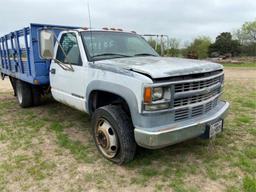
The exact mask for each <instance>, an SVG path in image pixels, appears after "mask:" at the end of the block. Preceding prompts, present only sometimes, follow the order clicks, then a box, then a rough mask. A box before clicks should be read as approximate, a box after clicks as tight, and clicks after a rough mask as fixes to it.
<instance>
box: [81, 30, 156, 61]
mask: <svg viewBox="0 0 256 192" xmlns="http://www.w3.org/2000/svg"><path fill="white" fill-rule="evenodd" d="M84 32H85V33H90V32H106V33H108V32H113V33H126V34H131V33H129V32H122V31H100V30H95V31H81V32H79V33H80V36H81V39H82V43H83V47H84V50H85V54H86V56H87V60H88V61H89V62H94V61H102V60H110V59H117V58H132V57H141V56H136V55H131V56H129V57H121V56H114V55H113V56H111V57H109V58H106V57H104V58H94V57H93V56H91V55H90V54H89V51H88V47H87V45H86V43H85V39H84V38H83V34H82V33H84ZM132 35H135V36H137V37H139V38H141V39H142V40H143V41H145V42H146V43H147V44H148V42H147V41H146V39H144V38H143V37H142V36H140V35H138V34H132ZM149 46H150V45H149ZM150 48H151V49H152V50H153V51H154V52H155V54H156V55H155V57H159V54H158V53H157V52H156V51H155V50H154V49H153V48H152V47H151V46H150Z"/></svg>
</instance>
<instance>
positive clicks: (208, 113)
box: [0, 26, 229, 164]
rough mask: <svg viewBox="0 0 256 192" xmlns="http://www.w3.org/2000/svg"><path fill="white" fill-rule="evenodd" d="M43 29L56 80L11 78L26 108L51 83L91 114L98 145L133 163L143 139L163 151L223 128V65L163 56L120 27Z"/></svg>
mask: <svg viewBox="0 0 256 192" xmlns="http://www.w3.org/2000/svg"><path fill="white" fill-rule="evenodd" d="M56 31H57V32H56ZM36 33H37V35H38V36H37V37H38V56H39V57H40V58H41V59H43V60H44V61H46V62H49V67H48V78H49V82H48V84H47V83H45V84H43V85H40V82H37V83H38V84H37V85H35V82H36V81H33V83H31V82H25V81H23V80H20V79H19V78H18V77H17V76H12V74H11V73H4V72H2V74H3V76H5V75H8V76H10V77H11V80H12V81H13V83H12V84H13V85H14V90H15V92H16V95H17V98H18V101H19V103H20V104H21V106H23V107H27V106H31V103H32V102H33V101H30V102H27V101H26V100H27V98H26V97H25V96H26V94H25V93H24V92H25V91H24V90H26V92H27V93H28V92H29V95H32V96H31V100H35V99H38V98H37V97H35V95H34V94H33V93H37V95H40V96H41V95H42V93H44V90H45V87H49V88H50V90H51V94H52V96H53V98H54V99H55V100H57V101H58V102H60V103H63V104H66V105H69V106H71V107H73V108H75V109H77V110H80V111H83V112H85V113H88V114H89V115H90V116H91V117H92V135H93V138H94V141H95V144H96V146H97V149H98V150H99V152H100V153H101V154H102V155H103V156H104V157H105V158H107V159H108V160H110V161H112V162H115V163H117V164H123V163H127V162H129V161H131V160H132V159H133V158H134V155H135V153H136V146H137V145H139V146H142V147H145V148H149V149H158V148H163V147H166V146H169V145H173V144H175V143H179V142H182V141H185V140H188V139H191V138H195V137H199V136H200V137H204V138H212V137H214V136H215V135H217V134H219V133H220V132H222V131H223V124H224V118H225V117H226V115H227V111H228V108H229V103H228V102H226V101H222V100H220V96H221V94H222V92H223V87H224V71H223V66H221V65H220V64H216V63H212V62H209V61H200V60H190V59H182V58H169V57H160V56H159V55H158V54H157V53H156V52H155V51H154V49H152V48H151V47H150V45H149V44H148V43H147V42H146V40H145V39H144V38H143V37H141V36H140V35H138V34H136V33H134V32H124V31H122V30H120V29H113V28H112V29H107V28H104V29H101V30H92V29H88V28H86V29H85V28H75V27H74V28H68V29H67V28H61V30H60V27H59V28H58V29H57V27H53V26H41V27H40V28H37V32H36ZM32 44H33V43H32ZM32 47H33V46H32ZM3 48H5V47H2V49H3ZM0 53H5V52H3V51H2V52H0ZM2 55H3V54H2ZM2 58H4V59H2V61H3V62H4V64H5V59H6V57H2ZM31 63H33V61H31ZM3 66H4V65H3ZM34 80H35V79H34ZM16 84H18V85H19V86H15V85H16ZM23 84H24V85H23ZM29 87H31V90H32V91H28V90H29ZM35 90H37V91H35ZM33 98H35V99H33ZM24 100H25V101H26V102H27V103H29V104H30V105H26V103H25V104H24V102H23V101H24ZM22 102H23V103H22Z"/></svg>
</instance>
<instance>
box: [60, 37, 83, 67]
mask: <svg viewBox="0 0 256 192" xmlns="http://www.w3.org/2000/svg"><path fill="white" fill-rule="evenodd" d="M60 45H61V47H60V46H59V47H58V50H57V55H56V59H57V60H59V61H60V62H62V63H67V64H73V65H82V60H81V56H80V51H79V47H78V43H77V38H76V35H75V34H74V33H65V34H63V35H62V37H61V39H60Z"/></svg>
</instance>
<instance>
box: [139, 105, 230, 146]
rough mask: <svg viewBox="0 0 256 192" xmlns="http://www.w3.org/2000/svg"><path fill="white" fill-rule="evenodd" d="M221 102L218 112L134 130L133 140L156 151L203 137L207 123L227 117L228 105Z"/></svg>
mask: <svg viewBox="0 0 256 192" xmlns="http://www.w3.org/2000/svg"><path fill="white" fill-rule="evenodd" d="M222 102H223V105H222V106H221V108H219V109H217V110H218V111H212V112H209V113H208V114H205V115H203V116H202V117H197V118H193V119H190V120H187V121H182V122H179V123H174V124H171V125H167V126H163V127H159V128H157V129H150V131H149V129H145V128H144V129H142V128H135V130H134V134H135V140H136V142H137V144H138V145H140V146H142V147H145V148H148V149H158V148H162V147H165V146H168V145H173V144H175V143H180V142H182V141H185V140H187V139H191V138H195V137H198V136H200V135H203V134H204V133H205V130H206V125H207V124H208V123H211V122H214V121H216V120H218V119H224V118H225V117H226V115H227V112H228V108H229V103H228V102H224V101H222Z"/></svg>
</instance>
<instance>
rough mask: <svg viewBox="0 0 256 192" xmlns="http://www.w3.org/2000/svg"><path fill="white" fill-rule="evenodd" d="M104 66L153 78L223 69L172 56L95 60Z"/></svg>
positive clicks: (207, 62)
mask: <svg viewBox="0 0 256 192" xmlns="http://www.w3.org/2000/svg"><path fill="white" fill-rule="evenodd" d="M95 64H96V65H97V64H99V65H101V66H102V65H104V66H105V67H104V68H107V66H109V67H111V68H112V67H118V68H123V69H127V70H132V71H135V72H138V73H142V74H146V75H149V76H151V78H153V79H157V78H165V77H173V76H181V75H189V74H196V73H205V72H210V71H215V70H219V69H223V66H222V65H220V64H217V63H213V62H209V61H202V60H193V59H181V58H173V57H131V58H121V59H109V60H101V61H96V62H95Z"/></svg>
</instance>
